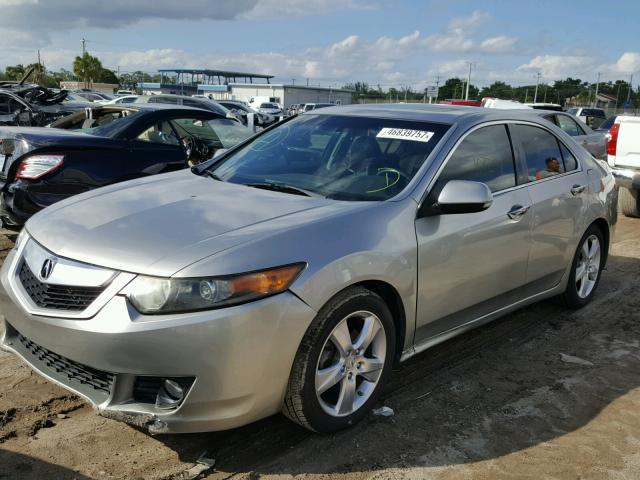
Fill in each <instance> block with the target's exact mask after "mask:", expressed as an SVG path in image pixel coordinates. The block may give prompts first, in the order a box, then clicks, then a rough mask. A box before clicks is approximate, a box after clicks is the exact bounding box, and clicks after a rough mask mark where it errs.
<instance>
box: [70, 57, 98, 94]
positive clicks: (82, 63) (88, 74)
mask: <svg viewBox="0 0 640 480" xmlns="http://www.w3.org/2000/svg"><path fill="white" fill-rule="evenodd" d="M101 72H102V63H101V62H100V60H98V58H97V57H92V56H91V55H89V54H88V53H86V52H85V54H84V55H83V56H81V57H80V56H78V57H76V59H75V60H74V61H73V73H74V74H75V75H76V76H77V77H78V78H80V79H81V80H82V81H83V82H84V86H85V87H89V86H90V84H91V83H92V82H93V81H94V80H95V79H97V78H99V77H100V73H101Z"/></svg>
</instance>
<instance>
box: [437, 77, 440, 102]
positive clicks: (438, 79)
mask: <svg viewBox="0 0 640 480" xmlns="http://www.w3.org/2000/svg"><path fill="white" fill-rule="evenodd" d="M439 95H440V75H436V103H438V96H439Z"/></svg>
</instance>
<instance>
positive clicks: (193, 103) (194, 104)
mask: <svg viewBox="0 0 640 480" xmlns="http://www.w3.org/2000/svg"><path fill="white" fill-rule="evenodd" d="M182 104H183V105H185V106H187V107H195V108H203V105H202V104H201V103H200V102H198V101H196V100H189V99H187V98H185V99H184V100H182Z"/></svg>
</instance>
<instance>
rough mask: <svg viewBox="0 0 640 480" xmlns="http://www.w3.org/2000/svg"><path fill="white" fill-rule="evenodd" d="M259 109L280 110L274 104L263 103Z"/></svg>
mask: <svg viewBox="0 0 640 480" xmlns="http://www.w3.org/2000/svg"><path fill="white" fill-rule="evenodd" d="M260 108H280V107H278V105H276V104H275V103H263V104H262V105H260Z"/></svg>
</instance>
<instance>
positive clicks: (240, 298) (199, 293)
mask: <svg viewBox="0 0 640 480" xmlns="http://www.w3.org/2000/svg"><path fill="white" fill-rule="evenodd" d="M304 267H305V265H304V264H303V263H298V264H294V265H286V266H284V267H278V268H271V269H269V270H261V271H258V272H250V273H243V274H240V275H232V276H227V277H204V278H160V277H146V276H143V275H140V276H138V277H136V278H135V279H134V280H133V281H132V282H131V283H130V284H129V285H127V286H126V287H125V288H124V289H123V290H122V292H121V293H122V294H124V295H126V296H127V298H128V299H129V301H130V302H131V304H132V305H133V306H134V307H135V308H136V310H138V311H139V312H140V313H145V314H154V313H155V314H162V313H175V312H190V311H196V310H207V309H211V308H219V307H227V306H230V305H237V304H239V303H245V302H249V301H252V300H257V299H259V298H263V297H268V296H269V295H275V294H276V293H280V292H283V291H285V290H286V289H287V288H289V286H290V285H291V284H292V283H293V282H294V280H295V279H296V278H297V277H298V275H299V274H300V272H301V271H302V269H303V268H304Z"/></svg>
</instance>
